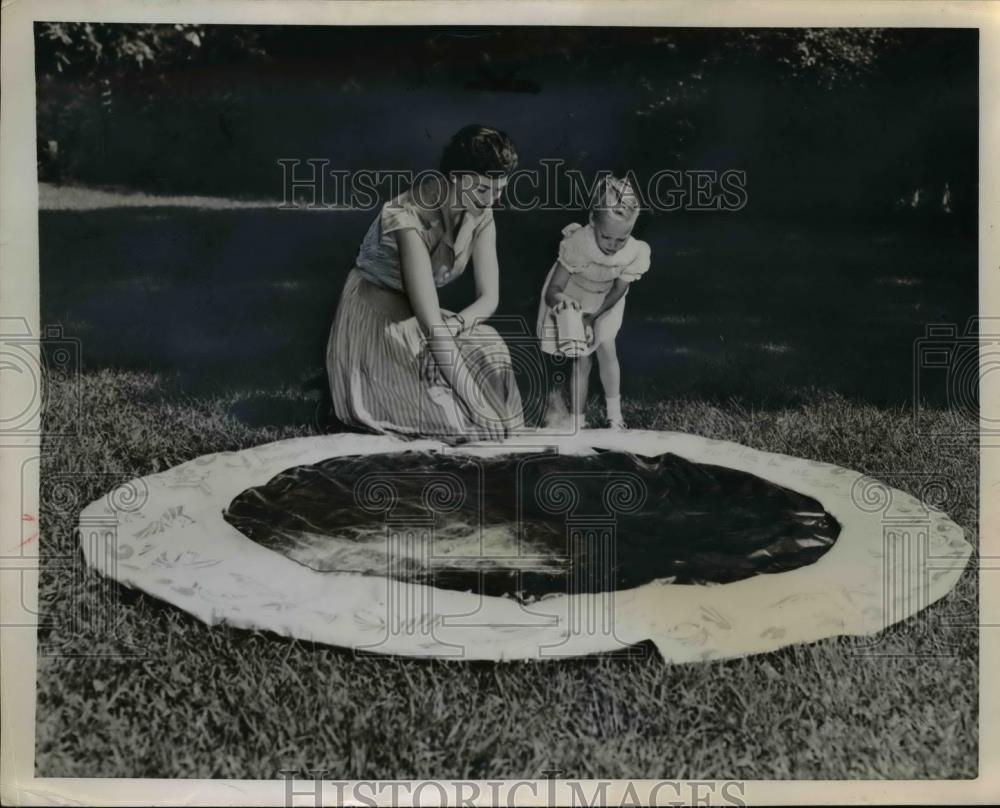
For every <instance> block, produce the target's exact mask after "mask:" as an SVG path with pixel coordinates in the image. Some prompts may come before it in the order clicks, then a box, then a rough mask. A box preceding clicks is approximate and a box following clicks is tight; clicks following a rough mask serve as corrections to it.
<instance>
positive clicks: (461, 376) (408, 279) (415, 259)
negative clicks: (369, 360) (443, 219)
mask: <svg viewBox="0 0 1000 808" xmlns="http://www.w3.org/2000/svg"><path fill="white" fill-rule="evenodd" d="M394 236H395V239H396V245H397V247H398V248H399V263H400V270H401V272H402V276H403V287H404V289H405V290H406V295H407V297H408V298H409V300H410V306H411V307H412V308H413V313H414V315H416V318H417V322H419V323H420V326H421V328H422V329H423V331H424V333H425V334H426V335H427V337H428V345H429V347H430V351H431V354H432V355H433V357H434V361H435V363H436V364H437V366H438V368H440V370H441V374H442V375H443V376H444V378H445V380H446V381H447V382H448V384H449V386H450V387H451V389H452V390H453V391H454V392H455V393H456V394H457V395H458V396H459V397H460V398H462V400H463V401H464V402H465V403H466V405H467V407H468V408H469V410H470V411H471V414H472V415H473V417H475V416H476V415H481V416H483V417H482V418H481V419H480V418H477V419H476V420H477V421H479V422H480V425H481V426H483V428H484V429H485V430H486V432H487V434H488V435H489V436H490V437H494V438H495V437H502V436H503V435H502V431H503V428H502V426H501V425H500V424H499V423H498V420H499V419H498V418H497V417H496V412H495V411H494V412H492V413H490V412H488V411H487V412H482V410H483V409H484V407H483V402H482V401H479V402H476V401H474V400H473V399H474V398H476V396H474V395H473V393H474V391H473V390H472V389H471V387H470V385H474V384H475V382H474V380H473V376H472V374H471V373H470V372H469V368H468V366H467V365H466V362H465V357H464V356H463V355H462V352H461V351H460V350H459V348H458V344H457V343H456V342H455V337H454V336H453V335H452V333H451V331H450V330H449V329H448V327H447V326H446V325H445V323H444V319H443V318H442V316H441V306H440V303H439V302H438V294H437V287H436V286H435V285H434V274H433V271H432V269H431V259H430V256H429V255H428V254H427V248H426V247H425V246H424V242H423V241H422V240H421V239H420V236H419V235H417V232H416V231H415V230H398V231H396V232H395V233H394ZM479 398H482V396H479ZM487 401H488V399H487ZM494 433H496V434H494Z"/></svg>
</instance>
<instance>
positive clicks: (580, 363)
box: [573, 354, 591, 425]
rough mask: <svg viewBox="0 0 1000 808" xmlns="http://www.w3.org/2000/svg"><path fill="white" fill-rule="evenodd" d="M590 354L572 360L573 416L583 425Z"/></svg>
mask: <svg viewBox="0 0 1000 808" xmlns="http://www.w3.org/2000/svg"><path fill="white" fill-rule="evenodd" d="M590 368H591V358H590V354H587V355H585V356H578V357H577V358H576V359H575V360H573V414H574V416H575V417H576V418H577V421H578V423H580V424H581V425H582V424H583V411H584V408H585V407H586V406H587V383H588V380H589V379H590Z"/></svg>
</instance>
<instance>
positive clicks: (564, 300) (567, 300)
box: [553, 292, 580, 312]
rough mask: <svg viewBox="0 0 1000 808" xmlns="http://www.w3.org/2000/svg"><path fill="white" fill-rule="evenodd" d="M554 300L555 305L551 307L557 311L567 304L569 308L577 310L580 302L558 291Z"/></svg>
mask: <svg viewBox="0 0 1000 808" xmlns="http://www.w3.org/2000/svg"><path fill="white" fill-rule="evenodd" d="M556 301H557V302H556V305H555V306H554V307H553V311H557V312H559V311H562V310H563V309H565V308H566V307H567V306H569V307H571V308H574V309H576V310H577V311H579V309H580V303H579V301H577V300H574V299H573V298H571V297H570V296H569V295H565V294H563V293H562V292H560V293H559V294H558V295H556Z"/></svg>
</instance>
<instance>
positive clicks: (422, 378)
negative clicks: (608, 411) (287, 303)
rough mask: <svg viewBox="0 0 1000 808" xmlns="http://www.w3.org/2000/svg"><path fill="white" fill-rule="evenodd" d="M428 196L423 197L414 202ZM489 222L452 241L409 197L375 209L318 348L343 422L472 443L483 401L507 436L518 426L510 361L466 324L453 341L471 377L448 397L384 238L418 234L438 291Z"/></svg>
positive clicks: (491, 337)
mask: <svg viewBox="0 0 1000 808" xmlns="http://www.w3.org/2000/svg"><path fill="white" fill-rule="evenodd" d="M427 193H428V191H427V189H424V193H423V195H422V197H421V200H422V202H423V201H425V200H426V199H427V198H428V197H427ZM467 216H468V215H467ZM490 221H492V211H490V210H489V209H486V211H484V213H483V214H481V215H480V216H479V217H476V218H472V219H469V218H466V220H465V221H463V223H462V226H461V227H460V228H459V229H458V232H454V231H453V230H452V228H451V227H449V224H450V223H449V222H448V221H447V219H446V217H445V216H444V215H443V214H442V213H441V212H440V211H436V210H435V209H433V208H429V209H428V208H427V207H425V206H417V205H415V204H414V202H413V198H412V196H411V192H407V193H406V194H403V195H401V196H400V197H397V198H396V199H394V200H392V201H390V202H388V203H386V205H385V206H384V207H383V210H382V213H381V215H380V216H379V217H378V218H376V220H375V221H374V222H373V223H372V226H371V228H370V229H369V231H368V234H367V235H366V237H365V240H364V243H363V244H362V247H361V251H360V253H359V255H358V260H357V263H356V265H355V267H354V268H353V269H352V270H351V271H350V273H349V274H348V276H347V280H346V283H345V284H344V290H343V292H342V294H341V297H340V303H339V305H338V307H337V313H336V316H335V318H334V322H333V326H332V328H331V329H330V338H329V342H328V343H327V350H326V367H327V374H328V377H329V382H330V392H331V394H332V396H333V406H334V411H335V412H336V414H337V417H338V418H339V419H340V420H341V421H342V422H344V423H345V424H348V425H350V426H354V427H357V428H360V429H365V430H371V431H375V432H391V433H396V434H400V435H407V436H412V437H418V436H420V437H433V438H437V439H440V440H445V441H449V442H461V441H466V440H480V439H482V438H484V437H485V433H484V431H483V429H482V426H481V425H480V424H479V423H477V419H476V418H475V417H473V416H474V414H475V412H476V411H478V412H485V411H489V410H483V409H480V408H479V407H477V403H478V402H481V401H482V394H483V393H485V394H486V395H487V396H488V397H489V400H490V403H491V405H492V410H493V411H495V412H497V414H498V415H499V417H500V419H501V421H502V423H503V426H504V427H505V429H506V430H507V431H508V432H510V431H513V430H517V429H520V428H521V427H522V426H523V414H522V404H521V395H520V392H519V390H518V387H517V382H516V380H515V378H514V370H513V367H512V365H511V359H510V352H509V350H508V348H507V345H506V343H505V342H504V340H503V338H502V337H500V335H499V334H498V333H497V332H496V330H494V329H493V328H491V327H490V326H487V325H482V324H477V325H474V326H473V327H472V328H470V329H469V330H468V331H467V332H465V333H463V334H461V335H459V337H457V340H456V341H457V343H458V346H459V349H460V350H461V352H462V354H463V356H464V357H465V359H466V362H467V365H468V367H469V368H470V370H471V371H472V373H470V374H469V376H470V377H471V378H472V380H473V383H472V384H470V389H469V390H468V391H463V392H464V393H465V394H464V395H456V394H455V392H454V391H453V390H452V389H451V388H450V387H449V386H448V384H447V382H445V381H444V379H443V377H442V376H441V375H440V373H439V372H438V370H437V367H436V363H435V361H434V359H433V357H432V355H431V354H430V351H429V350H428V348H427V346H426V341H425V340H424V339H423V336H422V333H421V332H420V329H419V326H418V325H417V322H416V318H415V317H414V314H413V310H412V308H411V306H410V303H409V299H408V298H407V296H406V294H405V292H403V291H402V273H401V271H400V267H399V257H398V253H397V252H396V245H395V238H394V237H393V236H391V235H390V234H391V233H392V232H394V231H395V230H399V229H403V228H413V229H416V230H418V232H419V233H420V235H421V237H422V239H423V240H424V243H425V245H426V246H427V247H428V254H429V255H430V256H431V266H432V268H433V270H434V275H435V283H436V284H437V285H438V286H442V285H444V283H447V282H449V281H451V280H453V279H454V278H457V277H458V276H459V275H460V274H461V272H462V271H463V270H464V269H465V266H466V264H467V263H468V260H469V256H470V254H471V250H472V245H473V243H474V241H475V236H476V234H477V233H478V232H479V231H480V230H481V229H482V228H483V227H485V226H487V225H488V224H489V223H490ZM478 420H479V421H481V420H482V418H481V417H480V418H479V419H478Z"/></svg>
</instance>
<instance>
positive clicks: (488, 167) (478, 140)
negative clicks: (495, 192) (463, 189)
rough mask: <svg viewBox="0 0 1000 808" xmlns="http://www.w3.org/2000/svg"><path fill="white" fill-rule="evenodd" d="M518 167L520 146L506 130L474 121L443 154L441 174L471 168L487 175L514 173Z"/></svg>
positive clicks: (451, 142)
mask: <svg viewBox="0 0 1000 808" xmlns="http://www.w3.org/2000/svg"><path fill="white" fill-rule="evenodd" d="M515 168H517V149H515V148H514V141H512V140H511V139H510V136H508V135H507V133H506V132H501V131H500V130H499V129H493V128H491V127H489V126H480V125H479V124H470V125H469V126H463V127H462V128H461V129H459V130H458V131H457V132H456V133H455V134H454V136H453V137H452V139H451V140H450V141H449V142H448V145H447V146H445V147H444V153H443V154H442V155H441V173H443V174H450V173H452V172H453V171H471V172H474V173H476V174H482V175H483V176H484V177H486V176H490V175H493V174H498V173H499V174H510V173H511V172H512V171H513V170H514V169H515Z"/></svg>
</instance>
